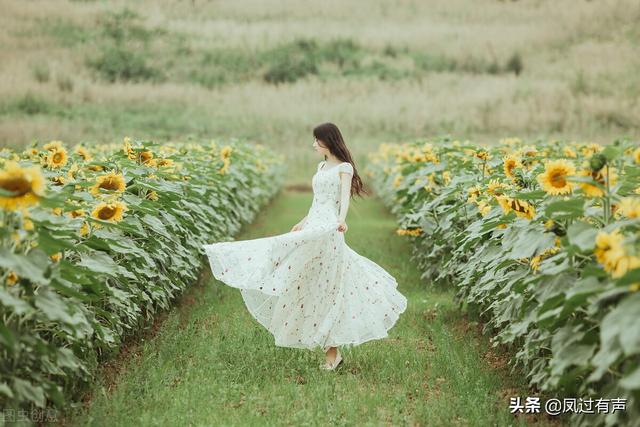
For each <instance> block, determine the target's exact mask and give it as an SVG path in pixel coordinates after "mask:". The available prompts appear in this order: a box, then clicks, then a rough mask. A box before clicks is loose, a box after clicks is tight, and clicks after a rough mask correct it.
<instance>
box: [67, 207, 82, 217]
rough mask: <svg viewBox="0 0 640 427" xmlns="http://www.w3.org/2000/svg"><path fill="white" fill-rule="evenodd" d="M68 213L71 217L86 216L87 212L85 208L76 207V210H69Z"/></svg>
mask: <svg viewBox="0 0 640 427" xmlns="http://www.w3.org/2000/svg"><path fill="white" fill-rule="evenodd" d="M68 215H69V216H70V217H71V218H78V217H79V216H85V215H86V213H85V211H84V209H75V210H72V211H69V212H68Z"/></svg>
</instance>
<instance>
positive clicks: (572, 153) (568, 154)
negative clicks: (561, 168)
mask: <svg viewBox="0 0 640 427" xmlns="http://www.w3.org/2000/svg"><path fill="white" fill-rule="evenodd" d="M562 153H563V154H564V156H565V157H578V155H577V154H576V152H575V151H574V150H573V149H572V148H571V147H563V148H562Z"/></svg>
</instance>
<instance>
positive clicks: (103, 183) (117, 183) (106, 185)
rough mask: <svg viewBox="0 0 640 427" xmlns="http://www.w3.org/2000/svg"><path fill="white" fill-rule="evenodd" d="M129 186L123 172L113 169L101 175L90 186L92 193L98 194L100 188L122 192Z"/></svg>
mask: <svg viewBox="0 0 640 427" xmlns="http://www.w3.org/2000/svg"><path fill="white" fill-rule="evenodd" d="M126 188H127V184H126V183H125V180H124V176H123V175H122V174H119V173H116V172H115V171H111V172H109V173H108V174H106V175H102V176H99V177H98V178H97V179H96V183H95V184H94V185H93V186H92V187H91V188H90V190H89V191H91V194H93V195H94V196H97V195H98V194H100V190H101V189H102V190H107V191H115V192H117V193H122V192H123V191H124V190H125V189H126Z"/></svg>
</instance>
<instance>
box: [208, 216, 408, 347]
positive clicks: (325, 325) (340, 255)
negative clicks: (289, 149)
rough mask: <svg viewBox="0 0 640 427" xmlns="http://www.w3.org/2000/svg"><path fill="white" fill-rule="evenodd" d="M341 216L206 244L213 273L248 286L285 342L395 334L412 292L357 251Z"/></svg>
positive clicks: (315, 343) (253, 304) (350, 341)
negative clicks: (349, 242) (406, 291)
mask: <svg viewBox="0 0 640 427" xmlns="http://www.w3.org/2000/svg"><path fill="white" fill-rule="evenodd" d="M337 227H338V223H337V222H335V223H333V222H328V223H325V224H322V225H318V224H313V225H306V226H305V227H304V228H303V229H302V230H299V231H293V232H288V233H284V234H280V235H276V236H270V237H262V238H258V239H251V240H240V241H231V242H220V243H214V244H210V245H205V246H204V248H205V252H206V254H207V257H208V259H209V263H210V265H211V271H212V273H213V276H214V277H215V278H216V279H218V280H220V281H222V282H223V283H225V284H227V285H229V286H231V287H234V288H238V289H240V292H241V294H242V298H243V299H244V302H245V304H246V306H247V309H248V310H249V312H250V313H251V315H252V316H253V317H254V318H255V319H256V320H257V321H258V322H259V323H260V324H262V325H263V326H264V327H265V328H266V329H267V330H269V332H271V333H272V334H273V336H274V338H275V345H276V346H279V347H293V348H306V349H314V348H316V347H321V348H325V347H328V346H331V347H337V346H343V345H346V346H351V345H359V344H362V343H364V342H366V341H370V340H374V339H380V338H384V337H387V336H388V332H387V331H388V330H389V329H390V328H391V327H392V326H393V325H394V324H395V323H396V321H397V320H398V317H399V316H400V314H401V313H402V312H404V311H405V309H406V306H407V299H406V298H405V297H404V295H402V294H401V293H400V292H398V290H397V286H398V284H397V282H396V279H395V278H394V277H393V276H391V275H390V274H389V273H388V272H387V271H385V270H384V269H383V268H382V267H380V266H379V265H378V264H376V263H375V262H373V261H371V260H369V259H368V258H365V257H363V256H361V255H359V254H358V253H356V252H355V251H354V250H352V249H351V248H350V247H349V246H347V244H346V243H345V240H344V234H343V233H342V232H339V231H337V230H336V229H337Z"/></svg>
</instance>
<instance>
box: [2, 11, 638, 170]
mask: <svg viewBox="0 0 640 427" xmlns="http://www.w3.org/2000/svg"><path fill="white" fill-rule="evenodd" d="M3 7H4V9H3V12H4V13H3V14H2V16H0V28H1V29H2V30H0V43H1V44H2V45H3V46H6V49H2V51H0V63H2V64H3V67H2V69H0V146H2V145H17V146H22V145H24V144H25V143H28V142H30V141H31V140H33V139H40V140H48V139H61V140H63V141H78V140H80V139H82V140H90V141H98V142H108V141H121V140H122V138H123V137H124V136H131V135H134V136H135V135H139V136H141V137H143V138H147V137H153V138H155V139H162V140H164V139H177V138H180V137H181V136H183V135H185V134H193V135H196V136H200V135H204V136H211V135H213V136H216V137H218V136H228V135H232V136H247V137H249V138H250V139H252V140H254V141H255V142H257V143H261V144H263V145H265V146H268V147H270V148H272V149H274V150H278V151H280V152H282V153H286V154H287V155H289V156H290V160H291V162H292V163H295V167H299V168H300V169H301V170H304V169H305V168H308V164H304V161H305V157H304V151H305V149H306V148H308V147H307V146H305V142H306V141H308V140H309V138H310V137H311V129H312V128H313V126H315V125H317V124H319V123H321V122H323V121H334V122H335V123H336V124H338V126H340V128H341V130H342V132H343V135H345V137H346V139H347V143H348V144H349V147H350V148H352V149H353V150H355V151H356V154H362V153H366V152H368V151H370V150H371V148H372V147H375V146H376V145H378V144H380V143H381V142H388V141H398V140H409V139H415V138H418V137H425V136H427V137H433V136H437V135H442V134H452V135H454V136H455V137H456V138H460V139H466V138H468V139H471V140H474V141H478V142H491V141H496V140H497V139H499V138H502V137H509V136H518V137H521V138H527V139H530V140H535V139H537V138H548V139H568V140H572V139H573V140H587V141H593V142H600V143H608V142H611V141H612V140H614V139H616V138H618V137H621V136H630V137H634V136H637V130H638V127H639V126H640V121H639V120H638V117H640V103H638V102H637V100H636V98H637V97H635V96H634V95H635V93H637V92H638V87H640V74H638V73H637V72H636V70H637V69H638V67H640V59H639V58H640V56H639V55H637V48H636V46H637V45H638V42H639V41H640V31H639V30H638V26H637V25H636V23H637V21H638V19H639V18H640V7H639V6H638V4H637V2H635V1H633V0H602V1H600V2H587V1H578V2H570V3H569V2H567V3H566V4H565V3H558V2H551V1H541V2H536V3H535V4H534V3H530V2H505V1H493V2H484V3H482V5H478V4H475V3H474V4H471V3H470V2H469V1H468V0H447V1H445V0H434V1H430V2H428V4H427V3H424V2H422V3H421V2H414V1H410V2H401V3H398V4H393V5H391V4H390V3H388V2H385V1H381V0H377V1H366V2H363V1H359V2H358V1H354V2H350V3H349V5H344V2H340V3H338V2H336V1H335V0H333V1H327V2H321V3H318V4H313V5H308V4H305V5H302V4H301V3H300V2H295V1H292V0H283V1H280V2H276V3H274V2H266V3H265V2H258V1H255V0H250V1H247V2H242V5H239V4H238V3H237V2H232V1H228V0H223V1H218V2H215V4H214V3H211V2H204V1H195V2H182V1H172V0H170V1H166V2H163V6H162V7H161V8H160V7H158V6H157V4H156V2H152V1H150V0H140V1H137V2H125V1H121V0H114V1H110V2H96V1H73V2H70V1H63V0H51V1H49V2H45V3H42V2H40V3H38V4H37V5H35V4H25V3H24V2H23V1H20V0H6V1H5V2H3ZM505 34H506V35H508V36H505ZM593 58H598V61H594V60H593ZM155 117H157V118H155Z"/></svg>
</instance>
